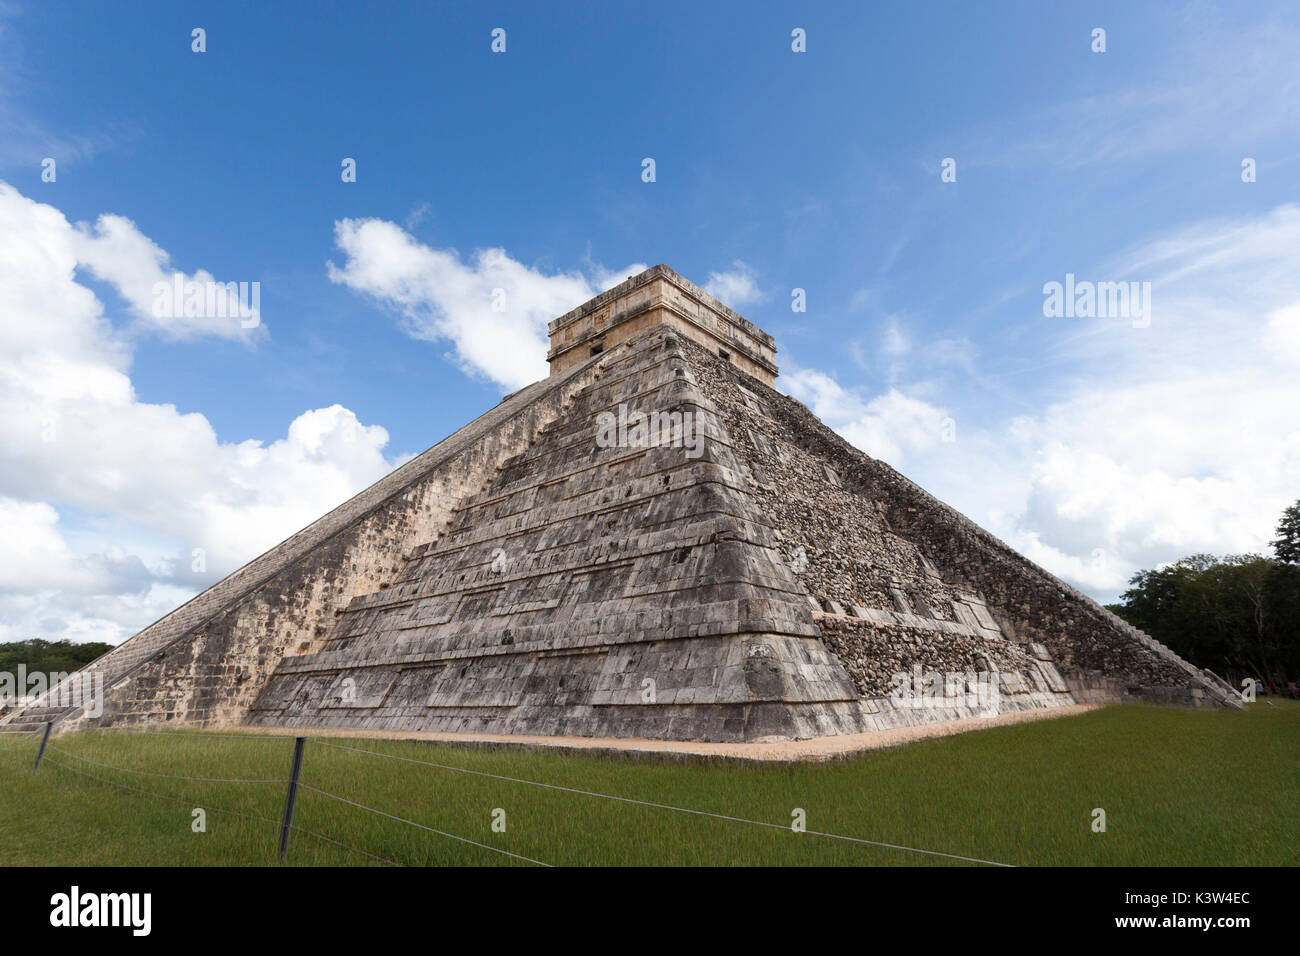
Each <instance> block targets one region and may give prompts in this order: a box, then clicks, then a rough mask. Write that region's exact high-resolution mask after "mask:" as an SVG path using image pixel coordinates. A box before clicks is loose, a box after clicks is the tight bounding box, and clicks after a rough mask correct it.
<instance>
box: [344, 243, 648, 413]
mask: <svg viewBox="0 0 1300 956" xmlns="http://www.w3.org/2000/svg"><path fill="white" fill-rule="evenodd" d="M334 239H335V244H336V245H337V246H338V248H339V250H340V251H342V252H343V253H344V255H345V256H346V257H347V258H346V260H345V261H344V263H343V265H342V266H337V265H335V264H334V263H333V262H331V263H329V277H330V279H331V281H333V282H338V283H341V284H343V285H346V286H348V287H349V288H352V289H355V290H356V291H358V292H363V293H365V294H367V295H370V296H373V297H374V298H376V299H378V300H379V301H381V302H383V303H385V304H387V305H389V306H392V307H394V308H396V309H397V310H398V311H399V312H400V313H401V314H402V316H403V318H404V320H405V323H406V329H407V331H408V333H409V334H411V335H412V336H413V337H415V338H417V339H422V340H425V341H429V342H438V341H442V340H444V339H445V340H450V342H451V343H452V345H453V347H454V348H455V359H456V361H457V363H458V364H459V365H460V367H461V368H462V369H463V370H465V371H466V372H469V373H471V374H478V375H482V376H485V377H487V378H488V379H491V380H492V381H494V382H497V383H498V384H500V385H501V386H502V387H504V388H505V389H507V390H514V389H519V388H523V387H524V386H525V385H529V384H531V383H533V382H535V381H537V380H538V379H541V378H545V377H546V375H547V372H548V368H547V364H546V351H547V346H548V338H547V333H546V326H547V323H548V322H550V320H551V319H554V318H556V317H557V316H559V315H562V314H564V313H565V312H567V311H569V310H570V309H572V308H574V307H575V306H578V305H581V304H582V303H583V302H585V301H587V300H588V299H590V298H592V297H594V296H596V295H599V294H600V293H601V292H603V291H604V290H605V289H606V288H608V287H610V286H613V285H616V284H617V283H619V282H622V281H623V280H624V279H625V278H626V277H627V276H629V275H634V274H635V273H637V272H641V271H643V270H644V269H645V266H643V265H639V264H638V265H632V266H628V267H627V268H626V269H622V270H613V271H610V272H596V274H595V275H594V277H593V278H588V277H587V276H584V275H582V274H580V273H560V274H557V275H545V274H543V273H542V272H540V271H539V270H537V269H532V268H529V267H528V266H525V265H524V264H523V263H520V262H517V261H516V260H514V259H511V258H510V256H509V255H507V254H506V251H505V250H504V249H485V250H481V251H479V252H477V253H475V255H474V258H473V261H472V262H471V263H465V262H462V261H461V258H460V256H459V254H458V253H457V252H456V251H455V250H441V249H432V248H430V247H429V246H426V245H424V244H423V243H420V242H418V241H416V240H415V239H413V238H412V237H411V236H410V235H409V234H408V233H407V232H405V231H404V230H403V229H402V228H401V227H400V226H398V225H397V224H396V223H392V222H387V221H384V220H381V219H344V220H341V221H340V222H336V223H335V224H334Z"/></svg>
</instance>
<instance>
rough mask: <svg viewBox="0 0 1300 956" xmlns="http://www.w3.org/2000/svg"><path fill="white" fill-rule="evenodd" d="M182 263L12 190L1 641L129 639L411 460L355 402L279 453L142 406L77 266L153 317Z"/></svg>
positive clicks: (5, 194) (1, 480)
mask: <svg viewBox="0 0 1300 956" xmlns="http://www.w3.org/2000/svg"><path fill="white" fill-rule="evenodd" d="M167 261H168V257H167V254H166V253H165V252H164V251H163V250H161V249H159V248H158V247H157V246H156V245H155V244H154V243H153V242H152V241H151V240H149V239H148V238H147V237H145V236H144V235H142V234H141V233H140V232H139V230H138V229H136V227H135V226H134V225H133V224H131V223H130V222H129V221H128V220H125V219H122V218H121V217H116V216H104V217H101V218H100V220H99V223H98V225H97V227H96V228H95V229H94V230H90V229H88V228H86V227H84V226H73V225H71V224H70V223H68V221H67V220H66V219H65V218H64V217H63V215H62V214H61V213H59V211H58V210H56V209H54V208H53V207H51V206H48V205H44V204H41V203H37V202H34V201H32V200H30V199H28V198H25V197H23V196H22V195H20V194H19V193H18V192H17V191H16V190H15V189H13V188H12V187H10V186H8V185H7V184H4V183H0V316H3V321H2V322H0V526H3V527H5V532H6V548H5V549H4V551H3V554H2V555H0V638H4V639H18V638H21V637H37V636H39V637H62V636H66V635H73V636H76V637H79V638H85V639H91V638H94V639H101V640H110V641H117V640H121V639H123V638H125V637H128V636H130V634H132V633H134V632H135V631H136V630H138V629H139V628H140V627H142V626H144V625H146V624H148V623H150V622H151V621H152V620H154V619H156V618H157V617H158V616H160V615H161V614H162V613H165V612H166V611H167V610H170V609H171V608H172V607H175V606H176V605H177V604H178V603H180V602H181V601H182V600H184V599H185V598H186V597H188V596H190V595H191V594H192V593H193V592H194V590H196V589H197V588H198V587H200V586H202V585H206V584H210V583H212V582H213V581H215V580H216V579H218V578H219V577H221V576H222V575H223V574H225V573H227V572H229V571H230V570H233V569H234V568H235V567H237V566H239V565H240V564H242V563H244V562H245V561H247V560H248V559H250V558H252V557H254V556H256V555H257V554H258V553H260V552H261V551H263V550H265V549H266V548H268V547H270V546H272V545H274V544H275V543H277V542H278V541H280V540H282V539H284V538H285V537H287V536H288V535H289V534H292V533H293V532H294V531H297V530H298V529H299V528H301V527H303V526H304V525H306V524H308V523H310V522H311V521H312V520H314V519H315V518H317V517H319V516H320V515H321V514H323V513H324V512H326V511H327V510H329V509H330V508H331V507H333V506H334V505H336V504H338V503H340V502H342V501H343V500H345V499H346V498H348V497H349V496H351V495H352V494H354V493H355V492H356V491H358V490H360V489H361V488H363V487H365V486H366V485H368V484H370V483H371V482H373V481H374V480H376V479H377V478H379V477H381V476H382V475H383V474H385V473H387V472H388V471H389V470H391V468H392V467H393V466H394V465H395V462H393V461H390V460H388V459H387V458H386V457H385V456H384V454H383V448H384V446H385V445H386V444H387V441H388V435H387V433H386V432H385V431H384V429H382V428H380V427H378V426H366V425H363V424H362V423H361V422H359V421H358V420H357V418H356V416H355V415H354V414H353V413H352V412H351V411H349V410H348V409H346V408H343V407H341V406H339V405H333V406H330V407H329V408H322V409H316V410H313V411H307V412H304V413H303V414H302V415H300V416H298V417H297V418H296V419H295V420H294V421H293V422H292V423H290V424H289V425H288V428H287V433H286V434H285V436H284V437H283V438H281V439H278V440H276V441H273V442H270V443H269V444H266V443H263V442H259V441H245V442H238V443H229V442H222V441H220V440H219V439H218V437H217V435H216V433H215V431H214V430H213V428H212V425H211V424H210V423H209V422H208V420H207V419H206V418H205V417H204V416H203V415H200V414H195V413H189V414H183V413H181V412H179V411H178V410H177V409H176V408H175V407H174V406H172V405H160V404H151V403H146V402H141V401H139V400H138V398H137V397H136V395H135V391H134V389H133V387H132V384H131V379H130V375H129V371H130V360H131V348H130V340H129V339H128V338H127V337H126V336H125V335H124V334H123V333H122V332H120V331H118V330H116V329H115V328H114V327H113V325H112V324H111V323H110V322H109V321H108V320H107V318H106V317H105V315H104V308H103V305H102V303H101V302H100V301H99V300H98V299H97V298H96V296H95V294H94V293H93V292H92V291H91V290H90V289H89V288H87V287H86V286H85V285H82V284H81V283H80V282H79V281H78V279H77V269H78V267H80V266H85V267H88V268H89V269H90V271H92V272H93V273H94V274H95V275H96V276H97V277H99V278H100V279H102V280H103V281H105V282H107V283H109V284H110V285H112V286H113V287H114V288H115V289H117V290H120V292H121V294H122V296H123V298H124V299H125V300H126V301H127V303H128V304H129V306H130V307H131V310H132V314H133V315H135V316H136V317H137V318H140V319H144V316H142V315H141V308H142V305H143V304H144V301H145V298H147V296H148V292H149V287H150V283H151V282H152V281H154V279H155V278H156V277H157V276H158V275H159V274H161V272H162V269H163V266H164V265H165V264H166V262H167ZM195 275H200V276H201V275H206V273H204V272H202V271H201V270H200V271H199V272H197V273H195ZM142 297H145V298H142ZM142 330H152V331H156V332H158V333H160V334H164V335H171V334H177V330H175V329H170V328H166V327H164V326H162V325H159V324H157V323H152V322H148V321H147V320H145V321H142V322H137V323H136V325H135V331H136V332H137V333H138V332H140V331H142ZM180 334H184V335H186V336H193V335H199V334H208V335H217V336H222V337H230V333H229V331H228V330H227V329H224V328H217V327H211V326H204V325H194V324H191V325H189V326H187V327H186V328H185V329H183V330H182V331H181V332H180ZM65 512H67V513H71V514H75V515H77V519H76V522H75V523H74V524H73V525H71V526H67V527H65V522H64V521H63V520H62V518H63V514H64V513H65ZM195 548H199V549H202V550H203V552H204V553H205V563H206V570H204V571H202V572H195V571H194V570H193V569H192V563H191V562H192V552H193V549H195Z"/></svg>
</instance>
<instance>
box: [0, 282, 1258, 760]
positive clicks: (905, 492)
mask: <svg viewBox="0 0 1300 956" xmlns="http://www.w3.org/2000/svg"><path fill="white" fill-rule="evenodd" d="M550 334H551V348H550V354H549V360H550V374H549V375H548V376H547V377H546V378H543V379H541V380H540V381H537V382H535V383H533V384H532V385H529V386H527V387H526V388H523V389H521V390H520V391H518V392H515V393H514V394H512V395H508V396H506V397H505V398H504V399H502V400H501V402H500V403H499V404H497V405H496V406H494V407H493V408H491V409H489V410H488V411H487V412H485V413H484V414H483V415H481V416H480V417H479V418H477V419H475V420H474V421H472V422H470V423H469V424H467V425H465V426H464V427H462V428H460V429H458V430H457V431H455V432H454V433H452V434H451V435H449V436H447V437H446V438H444V439H443V440H442V441H440V442H438V443H437V444H436V445H434V446H433V447H432V448H430V449H428V450H427V451H425V452H424V453H423V454H421V455H418V456H417V457H415V458H414V459H412V460H410V461H408V462H406V463H405V464H403V465H402V466H401V467H400V468H398V469H397V470H395V471H394V472H392V473H391V474H390V475H387V476H386V477H384V478H382V479H380V480H379V481H378V482H376V483H375V484H374V485H372V486H371V487H370V488H367V489H366V490H365V491H362V492H361V493H360V494H358V495H356V496H355V497H354V498H352V499H351V500H349V501H347V502H344V503H343V504H341V505H340V506H339V507H337V508H335V509H334V510H333V511H331V512H329V513H328V514H326V515H324V516H322V517H321V518H320V519H318V520H317V521H315V522H313V523H312V524H311V525H309V526H308V527H306V528H304V529H303V530H301V531H299V532H298V533H297V534H295V535H293V536H291V537H290V538H288V539H287V540H285V541H284V542H282V543H281V544H279V545H277V546H276V547H274V548H272V549H271V550H270V551H267V552H266V553H265V554H263V555H260V556H258V557H257V558H254V559H253V560H252V561H250V562H249V563H248V564H246V565H245V566H244V567H242V568H239V569H238V570H237V571H235V572H234V573H232V574H230V575H228V576H227V577H226V578H224V579H222V580H221V581H219V582H217V583H216V584H214V585H213V586H212V587H210V588H208V589H207V590H206V591H204V592H203V593H202V594H199V595H197V596H196V597H194V598H193V599H192V600H190V601H188V602H187V603H185V604H184V605H182V606H181V607H179V608H177V609H176V610H175V611H173V612H171V613H170V614H168V615H166V616H165V617H163V618H162V619H160V620H158V621H156V622H155V623H153V624H151V625H150V626H149V627H147V628H145V629H144V630H142V631H141V632H140V633H139V634H136V635H135V636H134V637H132V638H131V639H129V640H127V641H125V642H124V643H123V644H121V645H120V646H119V647H116V648H114V649H113V650H112V651H110V652H109V653H107V654H105V655H104V656H103V657H101V658H100V659H99V660H97V661H95V662H94V663H93V664H91V665H90V666H89V667H87V668H86V669H85V670H84V671H83V672H81V673H80V674H79V675H78V677H77V679H78V680H81V681H83V682H84V681H87V680H93V682H94V683H92V684H91V685H90V686H91V687H92V688H96V687H98V688H100V690H98V691H96V693H97V694H98V696H97V697H96V698H95V699H93V700H92V701H90V702H86V701H84V700H82V701H80V702H78V701H77V700H75V699H73V700H69V699H67V697H66V696H61V695H60V692H61V691H63V690H66V688H60V692H56V693H55V694H52V695H49V696H47V697H46V698H44V699H42V700H38V701H37V702H36V703H35V704H32V705H30V706H27V707H25V708H23V709H21V710H19V711H17V712H15V713H12V714H9V715H7V716H6V717H4V718H3V720H0V729H17V730H24V729H34V728H39V727H40V726H41V725H42V724H43V723H45V722H57V724H58V727H59V730H60V731H63V730H70V729H74V728H77V727H84V726H88V725H98V726H116V725H132V724H142V723H143V724H154V723H172V724H181V725H189V726H222V725H231V724H253V725H260V726H271V727H300V728H310V727H334V728H341V729H356V730H366V731H393V732H399V731H400V732H405V731H451V732H477V733H490V734H531V735H535V734H540V735H586V736H597V737H622V738H629V737H630V738H658V739H676V740H713V741H755V740H764V739H772V738H777V739H799V738H809V737H820V736H829V735H836V734H848V733H858V732H863V731H873V730H882V729H887V728H892V727H898V726H906V725H912V724H919V723H925V722H928V721H951V720H969V719H979V718H982V717H987V716H989V715H991V714H1000V713H1006V712H1010V711H1030V710H1043V709H1050V708H1057V707H1061V706H1063V705H1069V704H1076V703H1085V702H1087V703H1092V702H1114V701H1151V702H1158V703H1170V704H1179V705H1185V706H1198V707H1200V706H1229V707H1233V706H1240V703H1239V698H1237V696H1236V695H1235V693H1234V691H1233V689H1232V688H1231V687H1229V686H1227V685H1226V684H1225V683H1224V682H1223V681H1222V680H1220V679H1219V678H1217V677H1216V676H1215V675H1213V674H1212V673H1210V672H1208V671H1204V670H1201V669H1200V668H1197V667H1195V666H1193V665H1192V664H1190V663H1188V662H1187V661H1185V660H1183V659H1182V658H1180V657H1179V656H1178V655H1177V654H1175V653H1174V652H1173V651H1171V650H1170V649H1169V648H1167V647H1164V646H1163V645H1161V644H1159V643H1158V642H1156V641H1154V640H1152V639H1151V638H1150V637H1149V636H1147V635H1146V634H1144V633H1142V632H1141V631H1138V630H1136V629H1134V628H1133V627H1131V626H1129V625H1128V624H1126V623H1125V622H1123V621H1122V620H1120V619H1119V618H1117V617H1116V616H1115V615H1114V614H1112V613H1110V612H1109V611H1107V610H1106V609H1105V608H1103V607H1101V606H1099V605H1098V604H1097V603H1096V602H1095V601H1093V600H1092V599H1090V598H1088V597H1087V596H1085V595H1083V594H1081V593H1079V592H1078V591H1076V590H1075V589H1074V588H1072V587H1070V586H1069V585H1068V584H1066V583H1065V582H1063V581H1061V580H1059V579H1058V578H1056V577H1054V576H1053V575H1051V574H1050V573H1048V572H1047V571H1045V570H1044V569H1042V568H1040V567H1038V566H1037V565H1036V564H1034V563H1033V562H1032V561H1029V560H1028V559H1027V558H1025V557H1024V556H1023V555H1020V554H1018V553H1017V552H1015V551H1014V550H1013V549H1011V548H1010V547H1008V546H1007V545H1006V544H1005V543H1003V542H1002V541H1000V540H998V539H997V538H996V537H994V536H993V535H991V534H989V533H988V532H987V531H985V530H984V529H982V528H980V527H978V526H977V525H976V524H974V523H973V522H971V521H970V520H968V519H967V518H965V517H963V516H962V515H961V514H959V513H957V512H956V511H955V510H954V509H952V508H950V507H948V506H947V505H945V504H944V503H942V502H940V501H938V500H937V499H935V498H934V497H933V496H931V495H929V494H927V493H926V492H925V491H924V490H923V489H921V488H919V487H918V486H917V485H916V484H914V483H913V482H911V481H909V480H908V479H907V478H905V477H904V476H902V475H900V474H899V473H898V472H897V471H895V470H894V469H893V468H891V467H890V466H889V465H888V464H886V463H885V462H882V461H879V460H877V459H875V458H872V457H871V456H869V455H867V454H865V453H864V452H862V451H861V450H859V449H857V448H855V447H853V446H852V445H850V444H849V443H848V442H847V441H845V440H844V439H843V438H842V437H841V436H839V435H838V434H836V433H835V432H833V431H832V430H831V429H829V428H827V427H826V426H825V425H824V424H823V423H822V422H820V421H819V420H818V419H817V418H816V416H814V415H813V414H812V413H811V412H810V411H809V410H808V409H807V408H805V407H804V406H803V405H801V404H800V403H799V402H797V401H795V400H794V399H792V398H790V397H789V396H787V395H783V394H781V393H780V392H778V391H776V390H775V389H774V388H773V384H774V383H775V380H776V374H777V368H776V348H775V343H774V342H773V340H772V337H771V336H770V335H768V334H767V333H765V332H763V331H762V330H760V329H759V328H757V327H756V326H755V325H754V324H753V323H751V322H749V321H748V320H746V319H744V318H742V317H741V316H740V315H738V314H737V313H735V312H734V311H732V310H731V309H729V308H728V307H727V306H725V305H724V304H722V303H721V302H719V301H718V300H717V299H715V298H714V297H712V296H711V295H709V294H708V293H706V292H704V291H703V290H702V289H700V288H698V287H697V286H695V285H693V284H692V283H690V282H688V281H687V280H685V279H683V278H682V277H681V276H679V275H677V273H675V272H673V271H672V270H671V269H669V268H668V267H666V266H662V265H660V266H655V267H654V268H652V269H648V270H646V271H645V272H643V273H641V274H640V275H637V276H633V277H631V278H629V279H628V280H627V281H626V282H623V283H621V284H620V285H618V286H617V287H615V288H613V289H610V290H609V291H607V292H605V293H603V294H601V295H599V296H597V297H596V298H594V299H592V300H591V301H590V302H587V303H586V304H584V305H581V306H579V307H578V308H576V309H574V310H573V311H571V312H569V313H568V314H566V315H563V316H560V317H559V318H557V319H556V320H555V321H554V322H552V323H551V324H550ZM84 692H85V689H84V685H83V690H82V693H83V694H84ZM74 693H75V690H74Z"/></svg>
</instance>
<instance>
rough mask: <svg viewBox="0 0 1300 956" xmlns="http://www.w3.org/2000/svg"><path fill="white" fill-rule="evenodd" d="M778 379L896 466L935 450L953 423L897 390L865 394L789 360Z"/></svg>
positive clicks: (820, 414)
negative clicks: (912, 455)
mask: <svg viewBox="0 0 1300 956" xmlns="http://www.w3.org/2000/svg"><path fill="white" fill-rule="evenodd" d="M778 382H779V383H780V384H782V385H783V386H784V387H785V388H787V389H788V390H789V392H790V394H791V395H792V396H794V397H795V398H797V399H798V400H799V401H801V402H803V403H804V404H805V405H807V406H808V407H809V409H811V410H812V412H813V414H814V415H816V416H817V417H818V418H820V419H821V420H822V421H823V422H825V423H826V424H827V425H829V426H830V427H831V428H833V429H835V430H836V431H837V432H839V433H840V434H841V435H843V436H844V438H846V439H847V440H848V441H850V442H852V443H853V444H854V445H856V446H857V447H858V448H860V449H862V450H863V451H865V452H866V453H867V454H868V455H870V456H871V457H873V458H879V459H881V460H883V461H887V462H889V463H890V464H891V465H894V466H895V467H897V466H899V465H900V464H901V463H902V462H903V461H905V460H906V458H907V457H908V456H909V455H910V454H913V453H916V452H924V451H929V450H932V449H934V448H935V447H936V446H937V445H938V444H939V443H941V442H942V441H943V436H944V434H945V427H946V423H949V422H950V419H949V416H948V415H947V413H946V412H945V411H944V410H943V409H941V408H937V407H935V406H933V405H931V404H929V403H928V402H924V401H921V400H920V399H917V398H912V397H909V396H907V395H904V394H903V393H902V392H900V391H898V390H897V389H892V388H891V389H890V390H889V391H887V392H885V393H884V394H882V395H877V396H876V397H874V398H865V397H863V396H862V395H861V394H860V393H858V392H857V391H854V390H850V389H846V388H844V387H843V386H842V385H840V384H839V383H838V382H837V381H835V379H833V378H831V377H830V376H829V375H826V374H825V373H824V372H819V371H816V370H815V369H803V368H798V367H797V366H792V365H791V364H790V363H789V362H788V361H787V363H786V367H785V368H783V369H782V371H781V377H780V378H779V379H778Z"/></svg>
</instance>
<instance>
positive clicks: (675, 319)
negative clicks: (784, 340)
mask: <svg viewBox="0 0 1300 956" xmlns="http://www.w3.org/2000/svg"><path fill="white" fill-rule="evenodd" d="M657 325H666V326H669V327H670V328H674V329H677V331H679V332H681V333H682V335H684V336H685V337H686V338H688V339H692V340H694V341H696V342H699V343H700V344H701V345H703V346H704V347H705V348H707V349H708V350H709V351H711V352H715V353H716V354H717V355H718V356H719V357H721V358H722V359H723V360H724V361H727V362H730V363H731V364H733V365H734V366H736V368H738V369H740V370H741V371H742V372H745V373H746V374H748V375H751V376H753V377H754V378H756V379H758V380H759V381H760V382H762V383H763V384H765V385H772V384H774V383H775V381H776V374H777V370H776V342H775V341H774V340H773V338H772V336H770V335H768V334H767V333H766V332H764V331H763V330H762V329H760V328H759V327H758V326H756V325H755V324H754V323H753V322H750V321H749V320H748V319H746V318H745V317H744V316H742V315H740V314H738V313H736V312H733V311H732V310H731V309H730V308H728V307H727V306H725V305H723V304H722V303H721V302H719V301H718V300H717V299H715V298H714V297H713V296H711V295H709V293H707V292H705V291H704V290H703V289H701V288H700V287H699V286H697V285H696V284H695V283H693V282H690V281H688V280H686V279H683V278H682V277H681V276H679V275H678V274H677V273H676V272H674V271H673V270H672V269H670V268H668V267H667V266H666V265H662V264H661V265H657V266H653V267H651V268H649V269H647V270H645V272H642V273H641V274H640V275H635V276H630V277H629V278H628V280H627V281H626V282H624V283H622V284H621V285H617V286H615V287H614V288H612V289H609V290H608V291H606V292H603V293H601V294H600V295H598V296H596V297H595V298H594V299H592V300H590V301H589V302H584V303H583V304H582V305H580V306H578V307H577V308H576V309H573V310H572V311H570V312H566V313H565V314H564V315H562V316H560V317H559V318H558V319H556V320H555V321H553V322H552V323H551V324H550V326H549V331H550V335H551V350H550V352H548V353H547V355H546V359H547V361H548V362H550V363H551V374H552V375H557V374H559V373H561V372H565V371H567V370H569V369H571V368H573V366H575V365H577V364H579V363H580V362H583V361H585V360H587V359H589V358H591V357H592V356H594V355H599V354H600V353H601V352H603V351H605V350H606V349H608V348H613V347H614V346H615V345H618V344H619V343H621V342H626V341H628V340H629V339H631V338H633V337H634V336H636V335H638V334H640V333H641V332H644V331H645V330H646V329H649V328H652V327H654V326H657Z"/></svg>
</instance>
